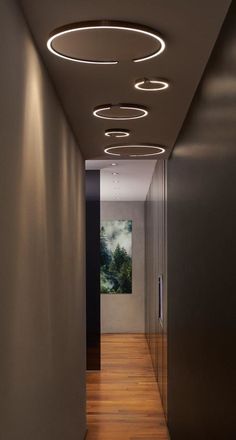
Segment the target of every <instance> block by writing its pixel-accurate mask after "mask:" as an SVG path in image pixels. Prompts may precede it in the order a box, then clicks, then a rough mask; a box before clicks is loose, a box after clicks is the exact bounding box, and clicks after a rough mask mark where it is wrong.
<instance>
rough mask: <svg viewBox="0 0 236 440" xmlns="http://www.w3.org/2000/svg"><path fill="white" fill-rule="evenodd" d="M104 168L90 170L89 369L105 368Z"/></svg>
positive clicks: (87, 226) (88, 233)
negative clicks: (102, 271)
mask: <svg viewBox="0 0 236 440" xmlns="http://www.w3.org/2000/svg"><path fill="white" fill-rule="evenodd" d="M100 308H101V307H100V170H91V171H86V335H87V369H88V370H100V368H101V319H100V315H101V312H100Z"/></svg>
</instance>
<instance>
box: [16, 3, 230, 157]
mask: <svg viewBox="0 0 236 440" xmlns="http://www.w3.org/2000/svg"><path fill="white" fill-rule="evenodd" d="M19 1H20V0H19ZM21 4H22V6H23V9H24V13H25V16H26V19H27V21H28V23H29V26H30V28H31V31H32V34H33V36H34V38H35V41H36V44H37V46H38V48H39V51H40V52H41V55H42V57H43V59H44V61H45V64H46V66H47V68H48V70H49V72H50V75H51V78H52V80H53V82H54V84H55V87H56V90H57V92H58V95H59V97H60V99H61V102H62V105H63V107H64V110H65V112H66V114H67V117H68V120H69V122H70V125H71V127H72V129H73V131H74V133H75V136H76V138H77V141H78V143H79V146H80V149H81V151H82V154H83V156H84V158H85V159H105V158H107V155H106V154H105V153H104V149H105V148H106V147H108V146H114V145H116V144H121V141H122V139H119V140H118V141H119V142H117V139H109V138H108V137H106V136H105V135H104V132H105V130H106V129H112V128H123V129H129V130H130V136H129V138H128V140H127V139H124V143H125V144H126V143H131V144H134V145H137V144H154V145H161V146H164V147H166V152H165V153H164V155H161V156H158V158H168V156H169V154H170V152H171V150H172V148H173V146H174V144H175V141H176V138H177V136H178V133H179V131H180V129H181V126H182V124H183V121H184V118H185V116H186V113H187V111H188V108H189V105H190V103H191V100H192V98H193V95H194V92H195V90H196V87H197V85H198V83H199V80H200V78H201V75H202V73H203V70H204V68H205V65H206V63H207V60H208V58H209V55H210V52H211V50H212V48H213V46H214V43H215V40H216V38H217V35H218V33H219V30H220V27H221V25H222V23H223V20H224V17H225V14H226V12H227V9H228V7H229V4H230V1H229V0H204V1H203V0H200V1H193V0H178V1H176V0H149V1H147V0H135V1H131V0H130V1H127V0H119V1H118V0H100V1H98V0H94V1H92V2H89V1H88V0H67V1H65V0H40V1H39V2H32V0H21ZM88 20H116V21H117V20H118V21H125V22H130V23H134V24H135V23H136V24H141V25H144V26H148V27H150V28H152V29H154V30H155V31H156V32H157V33H159V34H160V35H161V36H162V37H163V39H164V40H165V43H166V50H165V51H164V52H163V53H161V54H160V55H159V56H157V57H156V58H153V59H150V60H147V61H143V62H139V63H134V62H132V61H131V60H127V59H123V60H121V61H120V62H119V63H118V64H114V65H93V64H82V63H76V62H72V61H68V60H64V59H61V58H58V57H57V56H55V55H53V54H52V53H51V52H49V50H48V49H47V46H46V44H47V40H48V37H49V34H50V33H51V32H52V31H54V30H55V29H56V28H58V27H60V26H64V25H67V24H70V23H74V22H83V21H88ZM107 40H108V39H107ZM108 46H109V45H108ZM75 49H76V48H75ZM144 77H146V78H156V77H158V78H162V79H167V80H168V81H169V82H170V87H169V88H168V89H166V90H163V91H159V92H150V91H148V92H146V91H140V90H137V89H135V88H134V83H135V81H136V80H137V79H139V78H144ZM119 103H129V104H137V105H139V106H140V107H145V108H147V110H148V112H149V114H148V116H147V117H145V118H142V119H137V120H130V121H112V120H104V119H100V118H96V117H94V115H93V109H94V107H97V106H100V105H107V104H115V105H117V104H119Z"/></svg>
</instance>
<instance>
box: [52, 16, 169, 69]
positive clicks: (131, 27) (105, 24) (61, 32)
mask: <svg viewBox="0 0 236 440" xmlns="http://www.w3.org/2000/svg"><path fill="white" fill-rule="evenodd" d="M107 29H110V30H118V31H129V32H132V33H138V34H142V35H144V36H147V37H149V38H152V39H153V40H155V42H157V44H158V47H157V49H156V50H155V52H153V53H152V54H150V55H146V56H144V57H141V58H136V59H133V60H132V61H133V62H135V63H139V62H141V61H146V60H150V59H152V58H154V57H156V56H158V55H160V54H161V53H162V52H163V51H164V50H165V47H166V45H165V42H164V40H163V38H161V37H160V36H159V35H157V33H156V31H154V30H152V29H150V28H148V27H146V26H142V25H136V24H130V23H122V22H116V21H90V22H82V23H74V24H70V25H67V26H63V27H60V28H58V29H56V30H55V31H54V32H52V33H51V35H50V37H49V39H48V41H47V48H48V50H49V51H50V52H51V53H53V54H54V55H56V56H58V57H60V58H63V59H65V60H69V61H74V62H77V63H86V64H117V63H118V62H119V60H116V59H112V60H99V61H98V60H95V59H94V60H93V59H91V60H89V59H88V60H87V59H80V58H76V57H72V56H69V55H67V54H65V53H64V54H63V53H61V52H59V51H57V50H56V49H55V48H54V47H53V42H55V40H56V39H57V38H59V37H62V36H65V35H67V34H71V33H76V32H77V33H78V32H84V31H91V30H107Z"/></svg>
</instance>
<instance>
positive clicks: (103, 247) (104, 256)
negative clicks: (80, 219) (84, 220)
mask: <svg viewBox="0 0 236 440" xmlns="http://www.w3.org/2000/svg"><path fill="white" fill-rule="evenodd" d="M111 259H112V257H111V253H110V252H109V250H108V247H107V238H106V234H105V230H104V227H103V226H102V227H101V235H100V264H101V266H102V267H104V269H105V268H106V269H108V268H109V264H110V262H111Z"/></svg>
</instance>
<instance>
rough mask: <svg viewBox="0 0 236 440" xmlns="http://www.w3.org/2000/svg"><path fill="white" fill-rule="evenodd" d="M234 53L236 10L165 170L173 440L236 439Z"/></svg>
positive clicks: (227, 22)
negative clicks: (166, 179)
mask: <svg viewBox="0 0 236 440" xmlns="http://www.w3.org/2000/svg"><path fill="white" fill-rule="evenodd" d="M213 13H214V11H213ZM235 48H236V8H235V2H234V5H233V7H232V8H231V9H230V11H229V15H228V18H227V19H226V21H225V23H224V25H223V29H222V32H221V35H220V38H219V41H218V42H217V44H216V47H215V49H214V51H213V54H212V57H211V59H210V62H209V64H208V67H207V69H206V72H205V74H204V77H203V80H202V82H201V85H200V87H199V89H198V91H197V94H196V98H195V100H194V102H193V104H192V107H191V111H190V113H189V116H188V118H187V120H186V122H185V124H184V127H183V130H182V133H181V135H180V137H179V139H178V142H177V144H176V147H175V150H174V153H173V155H172V158H171V159H170V161H169V163H168V311H169V312H168V323H169V331H168V338H169V352H168V354H169V359H168V365H169V375H168V384H169V385H168V389H169V392H168V408H169V410H168V421H169V428H170V434H171V439H172V440H199V439H201V440H222V439H234V438H235V436H236V422H235V408H236V405H235V391H236V386H235V371H236V353H235V335H236V204H235V188H236V52H235Z"/></svg>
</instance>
